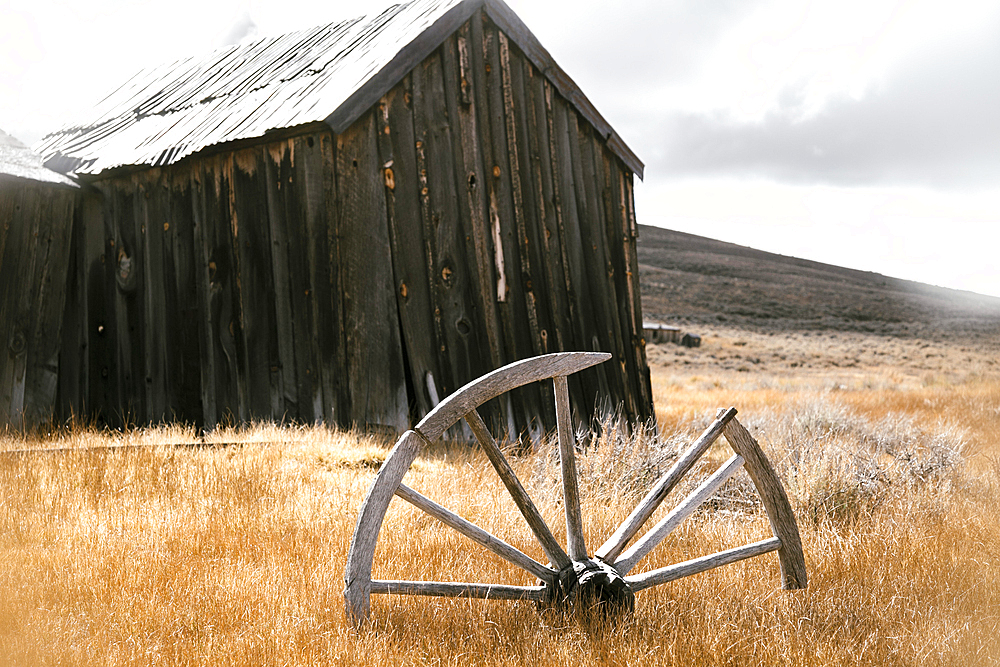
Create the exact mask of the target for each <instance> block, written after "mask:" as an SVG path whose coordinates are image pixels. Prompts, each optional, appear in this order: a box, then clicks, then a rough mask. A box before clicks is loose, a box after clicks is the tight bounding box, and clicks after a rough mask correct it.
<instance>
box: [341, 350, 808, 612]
mask: <svg viewBox="0 0 1000 667" xmlns="http://www.w3.org/2000/svg"><path fill="white" fill-rule="evenodd" d="M610 358H611V355H610V354H607V353H603V352H561V353H557V354H547V355H543V356H540V357H533V358H531V359H525V360H523V361H518V362H515V363H513V364H509V365H507V366H504V367H503V368H500V369H497V370H496V371H493V372H492V373H489V374H487V375H484V376H483V377H481V378H479V379H477V380H474V381H472V382H470V383H469V384H467V385H465V386H464V387H462V388H461V389H459V390H458V391H457V392H455V393H454V394H452V395H451V396H449V397H448V398H446V399H445V400H443V401H441V403H439V404H438V405H437V407H435V408H434V409H433V410H432V411H431V412H429V413H428V414H427V416H426V417H424V418H423V419H422V420H421V421H420V423H419V424H417V426H416V427H415V428H413V429H412V430H409V431H407V432H406V433H404V434H403V435H402V436H401V437H400V438H399V440H398V441H397V442H396V445H395V446H394V447H393V449H392V451H391V452H390V453H389V456H388V457H387V458H386V460H385V463H383V465H382V467H381V468H380V469H379V472H378V474H377V475H376V477H375V481H374V483H373V484H372V486H371V489H369V491H368V495H367V496H366V497H365V500H364V503H363V504H362V505H361V512H360V514H359V516H358V523H357V526H356V527H355V530H354V536H353V538H352V539H351V547H350V551H349V552H348V556H347V567H346V570H345V572H344V581H345V584H346V588H345V590H344V598H345V603H346V609H347V615H348V618H349V619H350V620H351V622H352V623H353V624H354V625H355V626H359V625H360V624H361V623H362V622H363V621H364V620H365V619H366V618H367V617H368V613H369V609H370V596H371V594H373V593H392V594H397V595H432V596H442V597H474V598H491V599H508V600H534V601H536V602H540V603H549V604H554V605H557V606H560V605H574V606H576V607H577V608H582V607H585V606H586V607H589V606H591V605H593V604H594V603H595V602H596V603H604V606H605V608H608V609H618V610H621V609H631V608H632V606H633V600H634V594H635V593H636V592H638V591H641V590H643V589H645V588H649V587H651V586H656V585H657V584H662V583H666V582H669V581H673V580H675V579H679V578H681V577H686V576H689V575H692V574H697V573H699V572H704V571H706V570H710V569H713V568H716V567H720V566H722V565H726V564H729V563H734V562H736V561H739V560H743V559H746V558H752V557H754V556H760V555H762V554H765V553H768V552H770V551H777V552H778V561H779V563H780V567H781V582H782V587H783V588H804V587H805V586H806V569H805V561H804V560H803V556H802V545H801V542H800V540H799V532H798V528H797V526H796V524H795V517H794V516H793V514H792V510H791V508H790V507H789V505H788V498H787V496H786V495H785V491H784V489H783V488H782V486H781V483H780V481H779V480H778V477H777V475H776V474H775V472H774V469H773V468H772V467H771V464H770V463H769V462H768V460H767V458H766V457H765V456H764V453H763V452H762V451H761V449H760V447H759V446H758V444H757V442H756V441H755V440H754V439H753V437H752V436H751V435H750V434H749V433H748V432H747V430H746V429H745V428H744V427H743V426H742V425H741V424H740V423H739V422H738V421H737V420H736V418H735V417H736V409H735V408H729V409H728V410H720V411H719V415H718V417H717V419H716V420H715V421H714V422H713V423H712V424H711V425H710V426H709V427H708V429H706V430H705V432H704V433H702V434H701V436H699V437H698V439H697V440H695V442H694V443H693V444H692V445H691V446H690V447H689V448H688V449H687V450H686V451H685V452H684V453H683V454H682V455H681V456H680V457H679V458H678V460H677V462H676V463H675V464H674V465H673V467H671V468H670V470H668V471H667V473H666V474H665V475H663V477H662V478H661V479H660V480H659V481H658V482H657V483H656V485H655V486H654V487H653V488H652V490H650V492H649V493H648V494H647V495H646V497H645V498H643V499H642V501H641V502H640V503H639V505H638V506H637V507H636V509H635V510H634V511H633V512H632V514H630V515H629V517H628V518H627V519H625V521H624V522H623V523H622V525H621V526H619V527H618V529H617V530H616V531H615V532H614V534H613V535H611V537H609V538H608V540H607V541H606V542H605V543H604V544H603V545H602V546H601V547H600V548H599V549H597V551H596V552H595V553H594V556H593V558H591V557H590V556H589V555H588V553H587V548H586V545H585V544H584V536H583V520H582V516H581V512H580V497H579V491H578V486H577V475H576V460H575V453H574V444H575V442H574V441H575V437H574V435H573V429H572V423H571V420H570V407H569V389H568V386H567V382H566V376H568V375H570V374H572V373H576V372H577V371H581V370H583V369H585V368H588V367H590V366H593V365H595V364H598V363H601V362H603V361H606V360H608V359H610ZM547 379H552V381H553V384H554V387H555V403H556V415H557V426H558V440H559V452H560V460H561V467H562V481H563V494H564V500H565V502H564V505H565V510H566V528H567V531H566V533H567V545H566V549H565V550H564V549H563V547H562V546H561V545H560V544H559V543H558V542H557V541H556V539H555V537H554V536H553V534H552V531H550V530H549V528H548V526H547V525H546V524H545V521H544V520H543V519H542V516H541V514H540V513H539V511H538V509H537V508H536V507H535V505H534V503H533V502H532V501H531V498H529V497H528V494H527V493H526V492H525V490H524V487H522V486H521V483H520V481H518V479H517V476H516V475H515V474H514V471H513V469H512V468H511V466H510V464H509V463H508V462H507V460H506V459H505V458H504V455H503V453H502V452H501V451H500V448H499V447H498V446H497V443H496V441H495V440H494V438H493V436H492V435H491V434H490V432H489V430H488V429H487V428H486V424H485V423H484V422H483V419H482V417H481V416H480V415H479V412H478V411H477V408H478V407H479V406H480V405H482V404H483V403H485V402H486V401H489V400H492V399H493V398H496V397H497V396H499V395H501V394H503V393H505V392H507V391H510V390H511V389H514V388H516V387H520V386H522V385H525V384H528V383H531V382H537V381H540V380H547ZM463 418H464V419H465V421H466V422H467V423H468V425H469V426H470V428H471V429H472V432H473V433H474V434H475V436H476V439H477V440H478V441H479V444H480V445H481V446H482V448H483V450H484V451H485V452H486V455H487V457H489V460H490V462H491V463H492V464H493V467H494V468H495V469H496V471H497V473H498V474H499V476H500V479H501V480H502V481H503V484H504V485H505V486H506V488H507V490H508V491H509V493H510V495H511V497H512V498H513V500H514V503H515V504H516V505H517V507H518V509H519V510H520V512H521V514H522V515H523V516H524V518H525V520H526V521H527V523H528V526H529V527H530V528H531V531H532V533H534V535H535V538H536V539H537V540H538V542H539V544H540V545H541V547H542V550H543V551H544V552H545V555H546V557H547V558H548V559H549V563H548V564H542V563H540V562H538V561H536V560H535V559H533V558H531V557H530V556H528V555H527V554H525V553H524V552H522V551H520V550H518V549H516V548H515V547H513V546H511V545H510V544H508V543H506V542H504V541H503V540H501V539H499V538H497V537H494V536H493V535H491V534H489V533H488V532H486V531H485V530H483V529H481V528H479V527H477V526H475V525H474V524H472V523H470V522H468V521H466V520H465V519H463V518H462V517H460V516H458V515H457V514H455V513H454V512H452V511H450V510H448V509H446V508H444V507H442V506H441V505H438V504H437V503H435V502H434V501H433V500H430V499H429V498H426V497H425V496H423V495H421V494H419V493H417V492H416V491H414V490H413V489H410V488H409V487H407V486H405V485H404V484H403V483H402V480H403V476H404V475H405V474H406V472H407V470H409V468H410V465H411V464H412V463H413V461H414V459H416V457H417V455H418V454H419V453H420V451H421V450H422V449H423V448H424V447H426V446H427V445H428V444H429V443H431V442H433V441H435V440H437V439H438V438H439V437H441V435H442V434H443V433H444V432H445V431H446V430H447V429H448V428H450V427H451V426H452V425H453V424H455V423H456V422H457V421H458V420H459V419H463ZM719 435H725V436H726V441H727V442H728V443H729V444H730V446H731V447H732V449H733V451H734V452H735V453H734V455H733V457H732V458H730V459H729V460H728V461H726V462H725V463H724V464H723V465H722V466H721V467H720V468H719V469H718V470H717V471H716V472H715V473H713V474H712V475H710V476H709V477H708V478H707V479H706V480H705V481H704V482H703V483H702V484H701V485H700V486H699V487H698V488H697V489H695V490H694V491H693V492H691V493H690V494H689V495H688V496H687V497H686V498H684V499H683V500H682V501H681V502H680V504H678V505H677V506H676V507H675V508H674V509H673V510H672V511H671V512H669V513H668V514H667V515H666V516H665V517H664V518H663V519H662V520H661V521H660V522H659V523H658V524H656V526H654V527H653V528H652V529H650V530H649V532H647V533H646V534H645V535H644V536H642V537H641V538H639V539H638V540H637V541H636V542H635V543H633V544H632V545H631V546H628V545H629V542H630V541H631V540H632V538H634V537H635V535H636V534H637V533H638V531H639V529H640V528H641V527H642V526H643V524H644V523H646V521H647V520H648V519H649V518H650V516H652V514H653V512H654V511H655V510H656V509H657V507H659V505H660V503H661V502H662V501H663V500H664V498H666V496H667V494H668V493H670V491H671V489H673V488H674V487H675V486H676V485H677V483H678V482H680V480H681V479H682V478H683V477H684V476H685V475H686V474H687V473H688V472H689V471H690V470H691V468H692V467H693V466H694V464H695V462H696V461H697V460H698V458H699V457H700V456H701V455H702V454H704V453H705V451H707V450H708V448H709V447H710V446H711V445H712V443H713V442H715V440H716V439H717V438H718V437H719ZM741 467H743V468H746V470H747V473H748V474H749V475H750V479H751V480H752V481H753V483H754V485H755V486H756V487H757V491H758V493H759V494H760V496H761V500H762V502H763V505H764V508H765V509H766V511H767V515H768V518H769V519H770V523H771V528H772V532H773V536H772V537H771V538H769V539H766V540H762V541H760V542H755V543H753V544H747V545H744V546H741V547H736V548H734V549H727V550H725V551H722V552H719V553H716V554H712V555H710V556H704V557H701V558H696V559H693V560H689V561H685V562H683V563H677V564H675V565H670V566H668V567H664V568H660V569H657V570H653V571H650V572H644V573H642V574H637V575H631V576H630V575H629V572H630V571H631V570H632V568H633V567H634V566H635V565H636V563H638V562H639V561H640V560H641V559H642V558H643V557H644V556H645V555H646V554H648V553H649V552H650V551H651V550H652V549H653V548H654V547H656V545H657V544H659V543H660V542H661V541H662V540H663V539H664V538H665V537H666V536H667V535H668V534H669V533H670V531H671V530H673V529H674V528H675V527H676V526H678V525H679V524H680V523H681V522H682V521H683V520H684V519H686V518H687V517H688V516H690V515H691V514H692V513H693V512H694V511H695V510H696V509H697V508H698V506H699V505H701V504H702V503H704V502H705V501H706V500H708V499H709V498H710V497H711V495H712V494H713V493H714V492H715V491H716V490H717V489H718V488H719V487H721V486H722V485H723V484H724V483H725V482H726V480H728V479H729V478H730V477H732V475H733V474H734V473H736V471H737V470H739V469H740V468H741ZM394 495H396V496H399V497H400V498H402V499H404V500H406V501H408V502H410V503H412V504H413V505H415V506H416V507H418V508H419V509H421V510H423V511H424V512H426V513H427V514H429V515H431V516H433V517H435V518H436V519H439V520H440V521H442V522H443V523H445V524H446V525H448V526H450V527H452V528H454V529H455V530H457V531H458V532H460V533H462V534H463V535H465V536H466V537H468V538H469V539H471V540H472V541H474V542H476V543H478V544H480V545H482V546H483V547H485V548H487V549H489V550H490V551H492V552H494V553H495V554H497V555H498V556H500V557H501V558H504V559H505V560H507V561H509V562H511V563H513V564H514V565H517V566H519V567H521V568H523V569H524V570H526V571H528V572H530V573H531V574H534V575H535V576H536V577H538V579H539V580H540V582H541V583H540V585H537V586H511V585H505V584H472V583H460V582H436V581H381V580H374V581H373V580H372V578H371V571H372V562H373V560H374V556H375V544H376V542H377V540H378V534H379V531H380V529H381V526H382V520H383V518H384V517H385V513H386V510H387V509H388V507H389V501H391V500H392V497H393V496H394ZM626 547H628V548H627V549H626ZM581 601H583V602H584V603H585V604H580V602H581Z"/></svg>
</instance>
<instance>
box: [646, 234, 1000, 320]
mask: <svg viewBox="0 0 1000 667" xmlns="http://www.w3.org/2000/svg"><path fill="white" fill-rule="evenodd" d="M638 255H639V271H640V281H641V288H642V305H643V311H644V315H645V317H646V319H647V320H654V321H661V322H665V323H671V322H690V323H698V322H701V323H708V322H713V323H714V322H726V323H729V324H733V325H739V326H752V327H757V328H767V329H774V328H780V329H838V330H859V331H870V332H882V333H895V334H904V333H907V332H910V333H913V334H917V335H922V336H926V335H928V334H935V337H937V336H947V335H951V334H958V333H960V334H972V335H973V337H976V338H978V337H980V336H982V335H988V336H989V335H1000V299H998V298H994V297H988V296H983V295H980V294H975V293H972V292H964V291H960V290H953V289H947V288H943V287H934V286H931V285H925V284H922V283H917V282H913V281H909V280H900V279H897V278H889V277H887V276H883V275H880V274H878V273H871V272H867V271H856V270H854V269H845V268H843V267H839V266H833V265H830V264H823V263H821V262H813V261H809V260H804V259H797V258H795V257H786V256H784V255H777V254H774V253H769V252H763V251H761V250H754V249H753V248H747V247H744V246H739V245H735V244H732V243H725V242H723V241H716V240H713V239H709V238H705V237H702V236H695V235H693V234H685V233H683V232H675V231H671V230H667V229H661V228H659V227H650V226H646V225H641V226H640V231H639V244H638Z"/></svg>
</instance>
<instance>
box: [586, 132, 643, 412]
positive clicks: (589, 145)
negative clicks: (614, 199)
mask: <svg viewBox="0 0 1000 667" xmlns="http://www.w3.org/2000/svg"><path fill="white" fill-rule="evenodd" d="M577 142H578V144H579V156H580V157H579V163H580V168H581V171H582V173H583V181H582V182H583V183H584V184H585V187H584V193H585V196H586V199H587V206H586V210H587V211H588V216H589V217H588V220H589V224H587V225H586V226H585V227H584V229H583V236H584V239H585V241H584V256H585V257H586V258H587V261H588V265H589V269H588V271H587V275H588V276H589V277H590V278H591V280H593V285H592V287H591V294H594V295H596V298H597V305H596V306H595V311H596V312H598V313H600V319H601V321H602V322H603V328H602V331H601V333H602V341H601V342H602V345H603V347H602V349H604V350H608V351H610V352H612V353H613V354H614V355H615V361H616V362H617V363H616V364H615V365H611V364H607V365H606V366H605V369H604V370H605V372H606V373H607V375H608V381H609V383H610V389H611V396H616V397H620V399H619V400H620V401H621V404H620V405H613V406H611V407H613V408H615V409H621V410H622V411H623V413H624V416H625V418H626V419H628V420H630V421H633V420H634V419H635V417H636V408H635V404H634V396H633V395H632V394H631V393H630V392H629V391H628V369H627V367H626V351H625V344H624V341H623V338H625V337H627V336H628V334H627V332H628V329H627V328H626V334H625V335H624V336H623V333H622V327H623V326H625V327H627V326H628V325H627V322H622V321H621V319H620V318H619V310H618V298H617V289H616V283H617V282H619V281H618V277H617V276H616V274H615V268H614V264H613V263H612V261H611V256H610V255H611V253H610V252H609V248H608V238H607V237H608V229H609V226H612V223H611V218H610V212H609V211H608V210H607V204H608V199H607V198H608V196H609V193H608V191H607V187H606V182H605V179H604V169H603V166H604V163H603V160H602V159H601V157H600V154H599V153H598V154H597V155H595V148H596V149H598V150H600V145H599V144H600V142H599V141H598V140H597V139H595V137H594V133H593V130H592V128H591V127H590V126H589V125H588V124H587V123H581V122H580V121H579V119H577Z"/></svg>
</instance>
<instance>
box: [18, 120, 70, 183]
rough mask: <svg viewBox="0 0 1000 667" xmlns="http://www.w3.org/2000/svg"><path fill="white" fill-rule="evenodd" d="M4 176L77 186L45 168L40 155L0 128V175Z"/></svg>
mask: <svg viewBox="0 0 1000 667" xmlns="http://www.w3.org/2000/svg"><path fill="white" fill-rule="evenodd" d="M4 176H6V177H11V178H20V179H24V180H28V181H38V182H40V183H52V184H54V185H67V186H70V187H74V188H75V187H78V186H77V185H76V183H74V182H73V181H71V180H70V179H68V178H66V177H65V176H63V175H62V174H58V173H56V172H54V171H52V170H51V169H46V168H45V166H44V165H43V164H42V156H41V155H38V154H37V153H33V152H32V151H31V149H29V148H28V147H27V146H25V145H24V144H22V143H21V142H20V141H18V140H17V139H15V138H14V137H12V136H11V135H9V134H7V133H6V132H4V131H3V130H0V177H4Z"/></svg>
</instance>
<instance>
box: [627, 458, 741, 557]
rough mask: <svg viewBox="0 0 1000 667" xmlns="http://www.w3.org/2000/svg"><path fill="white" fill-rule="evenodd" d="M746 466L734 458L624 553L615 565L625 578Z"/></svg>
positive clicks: (739, 459)
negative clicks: (637, 564) (664, 539)
mask: <svg viewBox="0 0 1000 667" xmlns="http://www.w3.org/2000/svg"><path fill="white" fill-rule="evenodd" d="M742 465H743V457H742V456H740V455H739V454H736V455H734V456H733V457H732V458H730V459H729V460H728V461H726V462H725V463H724V464H723V465H722V467H720V468H719V469H718V470H716V471H715V472H714V473H712V475H711V476H710V477H709V478H708V479H706V480H705V481H704V482H702V483H701V485H700V486H699V487H698V488H697V489H695V490H694V491H692V492H691V493H690V494H689V495H688V496H687V497H686V498H685V499H684V500H682V501H681V503H680V504H679V505H678V506H677V507H675V508H674V509H672V510H671V511H670V513H669V514H667V516H665V517H663V519H662V520H661V521H660V522H659V523H658V524H656V525H655V526H653V528H651V529H650V531H649V532H648V533H646V534H645V535H643V536H642V538H640V539H639V541H638V542H636V543H635V544H633V545H632V547H631V548H630V549H629V550H628V551H626V552H625V553H623V554H622V555H621V557H620V558H619V559H618V560H616V561H615V569H616V570H618V571H619V572H620V573H621V574H622V575H625V574H628V572H629V570H631V569H632V568H633V567H635V565H636V563H638V562H639V561H640V560H642V559H643V557H644V556H645V555H646V554H648V553H649V552H650V551H652V550H653V549H654V548H656V545H657V544H659V543H660V542H661V541H663V538H665V537H666V536H667V535H669V534H670V532H671V531H672V530H673V529H674V528H676V527H677V526H679V525H680V524H681V523H682V522H683V521H684V519H686V518H688V517H689V516H691V514H693V513H694V511H695V510H696V509H698V506H699V505H701V504H702V503H703V502H705V501H706V500H708V499H709V498H710V497H711V495H712V494H713V493H715V492H716V491H717V490H718V488H719V487H720V486H722V485H723V484H725V483H726V480H728V479H729V478H730V477H732V476H733V475H734V474H736V471H737V470H739V469H740V467H741V466H742Z"/></svg>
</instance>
